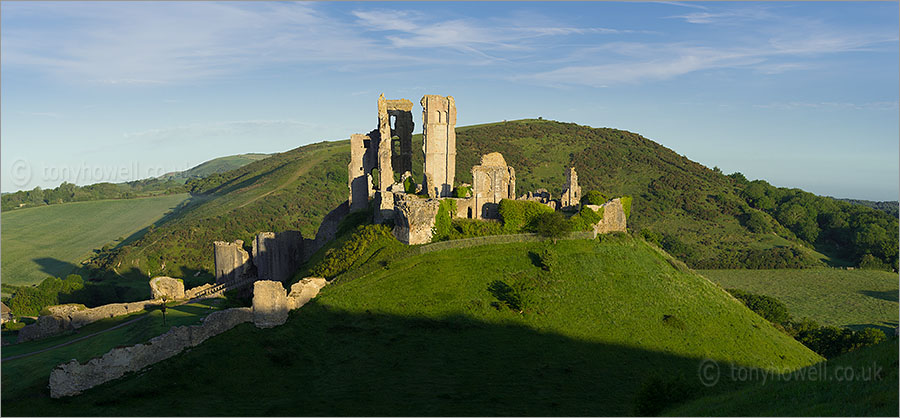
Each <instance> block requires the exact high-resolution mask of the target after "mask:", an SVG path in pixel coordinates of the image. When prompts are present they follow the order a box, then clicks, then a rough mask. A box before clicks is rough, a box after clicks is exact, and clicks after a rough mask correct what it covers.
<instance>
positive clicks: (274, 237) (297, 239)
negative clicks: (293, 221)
mask: <svg viewBox="0 0 900 418" xmlns="http://www.w3.org/2000/svg"><path fill="white" fill-rule="evenodd" d="M302 262H303V235H301V234H300V232H299V231H283V232H279V233H277V234H275V233H272V232H260V233H259V235H257V236H256V238H255V239H254V240H253V265H255V266H256V277H257V278H258V280H274V281H278V282H284V281H287V280H289V279H290V278H291V277H293V275H294V273H295V272H296V271H297V269H298V268H299V267H300V264H301V263H302Z"/></svg>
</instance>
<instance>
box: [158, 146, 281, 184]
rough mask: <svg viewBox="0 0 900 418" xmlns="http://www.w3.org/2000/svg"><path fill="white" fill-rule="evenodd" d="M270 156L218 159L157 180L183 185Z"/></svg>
mask: <svg viewBox="0 0 900 418" xmlns="http://www.w3.org/2000/svg"><path fill="white" fill-rule="evenodd" d="M270 155H271V154H260V153H248V154H238V155H229V156H226V157H219V158H215V159H212V160H209V161H206V162H204V163H202V164H200V165H197V166H196V167H193V168H190V169H188V170H185V171H175V172H171V173H166V174H163V175H161V176H159V177H158V178H159V179H162V180H176V181H179V182H182V183H184V182H186V181H188V180H190V179H194V178H202V177H206V176H209V175H210V174H215V173H224V172H226V171H230V170H234V169H236V168H241V167H243V166H245V165H247V164H250V163H252V162H254V161H259V160H262V159H265V158H268V157H269V156H270Z"/></svg>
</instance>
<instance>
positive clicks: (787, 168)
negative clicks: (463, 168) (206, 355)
mask: <svg viewBox="0 0 900 418" xmlns="http://www.w3.org/2000/svg"><path fill="white" fill-rule="evenodd" d="M898 13H900V11H898V3H897V2H875V3H857V2H854V3H835V2H822V3H811V2H797V3H780V2H762V3H758V2H748V3H734V2H722V3H719V2H696V3H682V2H667V3H636V2H631V3H611V2H574V3H531V2H529V3H516V2H500V3H409V2H402V3H380V2H362V3H354V2H339V3H320V2H314V3H287V2H277V3H263V2H256V3H239V2H223V3H213V2H199V3H182V2H160V3H154V2H127V3H111V2H96V3H71V2H65V3H59V4H52V3H30V2H29V3H19V2H7V1H4V2H2V3H0V19H2V21H0V101H2V107H0V119H2V120H0V144H2V145H0V146H2V152H0V170H2V172H0V182H2V185H0V186H2V187H0V188H2V190H3V191H14V190H17V189H31V188H33V187H35V186H41V187H55V186H57V185H58V184H59V183H60V182H61V181H63V180H67V181H70V182H74V183H76V184H89V183H94V182H97V181H126V180H133V179H136V178H143V177H147V176H148V175H157V174H162V173H164V172H167V171H173V170H181V169H186V168H189V167H191V166H193V165H196V164H198V163H200V162H203V161H205V160H208V159H211V158H215V157H219V156H223V155H230V154H238V153H245V152H278V151H285V150H288V149H292V148H295V147H297V146H300V145H304V144H309V143H313V142H318V141H322V140H337V139H344V138H348V137H349V135H350V134H352V133H364V132H368V131H369V130H371V129H373V128H374V127H375V122H376V99H377V97H378V95H379V94H380V93H382V92H383V93H385V95H386V97H387V98H408V99H410V100H412V101H413V102H414V103H417V102H418V100H419V99H420V98H421V97H422V96H423V95H425V94H441V95H453V96H454V97H455V98H456V103H457V107H458V111H459V113H458V125H460V126H462V125H469V124H476V123H482V122H492V121H500V120H506V119H520V118H526V117H538V116H542V117H544V118H545V119H555V120H560V121H566V122H576V123H579V124H583V125H590V126H595V127H614V128H619V129H625V130H629V131H633V132H637V133H639V134H642V135H644V136H646V137H648V138H650V139H652V140H654V141H656V142H659V143H661V144H663V145H665V146H666V147H669V148H671V149H673V150H675V151H676V152H677V153H679V154H683V155H686V156H687V157H689V158H691V159H693V160H695V161H698V162H700V163H703V164H705V165H707V166H709V167H713V166H718V167H720V168H721V169H722V170H723V171H725V172H726V173H730V172H734V171H740V172H742V173H744V174H745V175H746V176H747V177H748V178H751V179H753V178H762V179H766V180H768V181H770V182H771V183H773V184H775V185H778V186H788V187H800V188H802V189H805V190H808V191H811V192H814V193H817V194H822V195H831V196H837V197H852V198H860V199H872V200H896V199H897V198H898V188H900V185H898V178H900V171H898V156H900V145H898V143H900V127H898V125H900V122H898V119H900V116H898V115H900V109H898V91H900V86H898V76H900V68H898V62H900V55H898V52H900V46H898V45H900V43H898V32H900V28H898ZM416 109H419V108H418V106H417V107H416ZM414 117H415V121H416V132H417V133H418V132H420V131H421V123H420V122H421V112H420V110H415V109H414Z"/></svg>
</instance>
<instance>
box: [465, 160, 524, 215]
mask: <svg viewBox="0 0 900 418" xmlns="http://www.w3.org/2000/svg"><path fill="white" fill-rule="evenodd" d="M472 195H473V196H474V198H475V203H474V212H475V213H474V215H475V218H476V219H498V218H499V217H500V214H499V212H498V209H499V206H500V201H501V200H503V199H515V198H516V170H514V169H513V168H512V167H509V166H507V165H506V160H505V159H503V155H502V154H500V153H499V152H492V153H490V154H485V155H483V156H481V164H480V165H476V166H473V167H472Z"/></svg>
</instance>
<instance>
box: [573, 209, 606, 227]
mask: <svg viewBox="0 0 900 418" xmlns="http://www.w3.org/2000/svg"><path fill="white" fill-rule="evenodd" d="M603 210H604V208H603V207H601V208H600V209H597V210H593V209H591V208H589V207H587V206H585V205H582V206H581V209H579V210H578V213H576V214H574V215H572V217H571V218H569V223H570V224H571V226H572V230H573V231H590V230H591V228H593V226H594V224H596V223H597V222H600V220H601V219H603Z"/></svg>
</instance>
